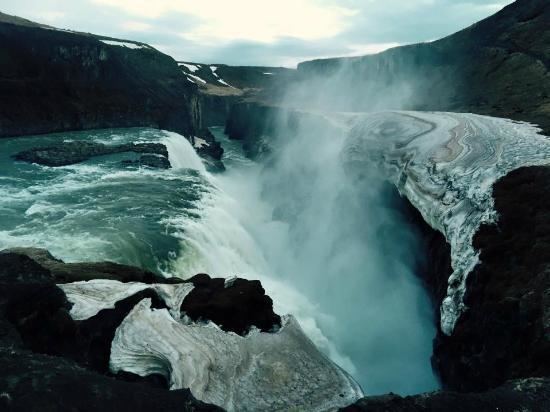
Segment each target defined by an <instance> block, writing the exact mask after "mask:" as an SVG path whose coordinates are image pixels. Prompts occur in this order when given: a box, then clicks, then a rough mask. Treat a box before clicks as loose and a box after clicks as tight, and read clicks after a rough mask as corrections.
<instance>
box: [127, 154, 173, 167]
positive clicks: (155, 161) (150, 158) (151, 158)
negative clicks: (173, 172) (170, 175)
mask: <svg viewBox="0 0 550 412" xmlns="http://www.w3.org/2000/svg"><path fill="white" fill-rule="evenodd" d="M122 164H123V165H124V166H138V167H141V166H147V167H152V168H155V169H170V167H171V165H170V161H169V160H168V158H166V157H164V156H155V155H144V156H141V157H140V158H139V159H138V160H123V161H122Z"/></svg>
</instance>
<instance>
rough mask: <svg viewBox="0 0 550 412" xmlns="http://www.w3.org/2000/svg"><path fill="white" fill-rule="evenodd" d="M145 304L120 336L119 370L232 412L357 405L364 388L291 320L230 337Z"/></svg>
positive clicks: (116, 343) (115, 368)
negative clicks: (158, 379) (271, 329)
mask: <svg viewBox="0 0 550 412" xmlns="http://www.w3.org/2000/svg"><path fill="white" fill-rule="evenodd" d="M150 305H151V302H150V300H149V299H144V300H142V301H141V302H140V303H138V304H137V305H136V306H135V307H134V309H133V310H132V311H131V312H130V314H129V315H128V316H127V317H126V319H125V320H124V321H123V322H122V324H121V325H120V327H119V328H118V329H117V331H116V333H115V338H114V340H113V344H112V347H111V359H110V368H111V370H112V372H114V373H116V372H119V371H126V372H131V373H134V374H137V375H140V376H146V375H150V374H162V375H164V376H165V377H166V379H167V380H168V381H169V382H170V388H171V389H180V388H190V389H191V392H192V393H193V395H194V396H195V397H196V398H197V399H200V400H202V401H204V402H209V403H213V404H216V405H219V406H222V407H223V408H225V409H227V410H229V411H249V410H257V411H265V410H290V409H295V410H308V411H330V410H334V409H337V408H338V407H342V406H345V405H348V404H350V403H353V402H354V401H355V400H357V399H358V398H360V397H361V394H362V391H361V388H360V387H359V386H358V385H357V384H356V383H355V382H354V381H353V379H352V378H351V377H350V376H349V375H347V374H346V373H345V372H344V371H343V370H341V369H340V368H339V367H337V366H336V365H335V364H333V363H332V362H331V361H330V360H329V359H328V358H326V357H325V356H324V355H323V354H322V353H321V352H319V350H318V349H317V348H316V347H315V345H314V344H313V343H312V342H311V341H310V340H309V339H308V338H307V337H306V336H305V334H304V333H303V331H302V330H301V328H300V326H299V325H298V323H297V322H296V320H295V319H294V318H293V317H291V316H289V317H286V318H285V319H284V321H283V326H282V327H281V329H280V330H279V331H278V332H277V333H263V332H260V331H257V330H256V331H252V332H250V333H249V334H248V335H246V336H239V335H237V334H234V333H228V332H224V331H222V330H221V329H219V328H218V327H217V326H215V325H214V324H212V323H210V324H207V325H204V324H185V323H182V322H178V321H177V320H175V319H174V318H173V317H172V316H170V313H169V312H168V311H167V310H166V309H151V307H150Z"/></svg>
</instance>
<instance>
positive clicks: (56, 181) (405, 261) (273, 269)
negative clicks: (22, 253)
mask: <svg viewBox="0 0 550 412" xmlns="http://www.w3.org/2000/svg"><path fill="white" fill-rule="evenodd" d="M213 132H214V133H215V135H216V136H217V137H218V139H219V140H221V141H222V143H223V145H224V148H225V150H226V153H225V157H224V162H225V165H226V167H227V171H226V172H224V173H221V174H216V175H212V174H209V173H208V172H206V171H205V169H204V166H203V164H202V162H201V160H200V158H199V157H198V156H197V155H196V153H195V151H194V149H193V148H192V146H191V144H190V143H189V142H188V141H187V140H186V139H184V138H183V137H181V136H179V135H177V134H174V133H167V132H160V131H156V130H151V129H128V130H122V131H121V130H118V131H98V132H83V133H66V134H60V135H52V136H50V137H46V138H45V137H39V138H25V139H14V140H5V141H3V142H2V145H3V150H2V151H1V153H2V157H1V158H0V163H1V166H2V167H3V170H10V172H9V173H6V174H5V175H4V176H2V188H1V190H2V196H1V198H0V208H1V209H2V210H3V211H6V213H8V215H9V216H8V217H10V219H2V222H0V247H1V248H5V247H11V246H31V245H32V246H40V247H45V248H48V249H49V250H50V251H51V252H52V253H53V254H54V255H56V256H57V257H59V258H62V259H64V260H68V261H77V260H101V259H107V260H113V261H117V262H121V263H127V264H134V265H139V266H142V267H146V268H149V269H154V270H159V271H161V272H163V273H166V274H168V273H170V274H174V275H178V276H182V277H189V276H192V275H194V274H196V273H199V272H206V273H210V274H211V275H213V276H222V277H230V276H241V277H245V278H250V279H259V280H260V281H261V282H262V284H263V286H264V288H265V289H266V291H267V293H268V294H269V295H270V296H271V297H272V298H273V301H274V305H275V310H276V311H277V312H279V313H281V314H284V313H292V314H293V315H295V317H296V318H297V319H298V321H299V322H300V324H301V326H302V328H303V329H304V331H305V332H306V333H307V334H308V336H309V337H310V338H311V339H312V340H313V342H314V343H315V344H316V345H317V346H318V347H319V348H321V349H322V350H323V351H324V352H325V353H327V354H328V355H329V356H330V358H331V359H332V360H334V361H335V362H336V363H338V364H339V365H340V366H342V367H343V368H344V369H346V370H347V371H348V372H350V373H352V374H353V375H354V376H355V378H356V379H357V380H358V381H359V382H360V383H361V384H362V385H363V387H364V390H365V391H366V392H367V393H382V392H388V391H394V392H399V393H404V394H407V393H413V392H420V391H424V390H429V389H433V388H436V387H437V382H436V379H435V378H434V376H433V374H432V372H431V368H430V363H429V357H430V354H431V339H432V337H433V334H434V327H433V319H431V309H430V307H429V303H428V299H427V297H426V295H425V293H424V292H423V290H422V288H421V286H420V284H419V282H418V281H417V280H416V278H415V276H414V273H413V271H414V270H415V269H416V268H417V267H418V265H417V263H418V262H417V259H416V258H415V253H416V252H418V250H417V249H416V247H415V235H414V232H413V231H412V230H411V229H410V228H409V227H408V226H407V224H406V222H405V221H404V220H403V219H402V216H401V215H400V213H399V212H398V210H397V209H396V208H395V207H393V206H392V204H391V201H390V200H388V199H389V197H382V196H383V195H384V196H385V192H384V187H385V186H383V185H381V184H379V182H378V181H377V180H372V181H369V180H360V179H359V180H357V179H351V178H350V177H349V176H348V175H347V174H346V172H345V170H344V168H343V164H342V162H341V158H340V157H339V153H340V148H341V144H342V141H341V139H334V138H332V137H331V136H329V135H328V134H323V133H319V131H315V133H307V132H305V131H302V132H300V133H298V134H297V135H296V136H295V138H294V139H292V140H289V141H288V142H286V143H285V144H282V145H281V147H280V149H279V151H278V152H277V153H278V154H277V155H275V156H274V158H273V159H272V161H271V162H270V165H269V166H268V167H264V165H261V164H258V163H254V162H251V161H249V160H247V159H246V158H245V156H244V155H243V154H242V151H241V148H240V145H239V144H238V143H237V142H234V141H229V140H228V139H227V138H225V136H224V135H223V133H222V131H221V129H219V128H215V129H213ZM48 139H49V140H48ZM67 139H91V140H96V141H102V142H106V143H112V142H116V143H119V142H127V141H161V142H162V143H164V144H165V145H166V147H167V148H168V152H169V160H170V163H171V164H172V166H173V168H172V169H170V170H154V169H146V168H137V167H124V166H121V162H120V161H121V160H122V157H121V155H116V156H108V157H104V158H101V159H92V160H90V161H87V162H84V163H82V164H78V165H74V166H68V167H61V168H55V169H54V168H46V167H41V166H37V165H28V164H22V163H16V164H15V165H14V164H13V160H12V159H11V158H10V157H9V156H10V155H12V154H14V153H15V152H17V151H19V150H24V149H26V148H29V147H35V146H38V145H47V144H52V143H56V142H57V143H58V142H61V141H63V140H67Z"/></svg>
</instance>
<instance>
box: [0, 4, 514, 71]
mask: <svg viewBox="0 0 550 412" xmlns="http://www.w3.org/2000/svg"><path fill="white" fill-rule="evenodd" d="M511 2H512V1H511V0H0V11H2V12H4V13H8V14H15V15H17V16H21V17H25V18H27V19H30V20H34V21H38V22H40V23H45V24H50V25H53V26H56V27H60V28H66V29H72V30H78V31H85V32H91V33H96V34H103V35H107V36H112V37H119V38H125V39H132V40H139V41H143V42H146V43H149V44H151V45H153V46H154V47H156V48H158V49H159V50H161V51H163V52H165V53H168V54H170V55H171V56H173V57H174V58H176V59H177V60H186V61H197V62H205V63H227V64H233V65H270V66H287V67H295V65H296V63H298V62H300V61H303V60H309V59H313V58H318V57H331V56H352V55H361V54H368V53H375V52H378V51H382V50H384V49H387V48H389V47H393V46H397V45H401V44H408V43H417V42H422V41H430V40H435V39H438V38H440V37H444V36H446V35H448V34H451V33H453V32H455V31H458V30H460V29H462V28H464V27H466V26H469V25H470V24H472V23H474V22H476V21H478V20H481V19H483V18H485V17H487V16H489V15H491V14H493V13H495V12H497V11H498V10H500V9H501V8H502V7H504V6H505V5H506V4H509V3H511Z"/></svg>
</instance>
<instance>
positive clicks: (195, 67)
mask: <svg viewBox="0 0 550 412" xmlns="http://www.w3.org/2000/svg"><path fill="white" fill-rule="evenodd" d="M178 65H179V66H185V67H187V69H188V70H189V71H190V72H191V73H195V72H196V71H197V70H199V69H200V66H199V65H195V64H189V63H179V64H178Z"/></svg>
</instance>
